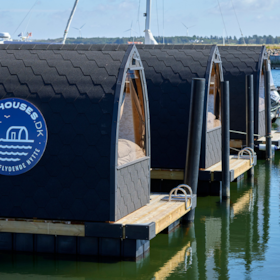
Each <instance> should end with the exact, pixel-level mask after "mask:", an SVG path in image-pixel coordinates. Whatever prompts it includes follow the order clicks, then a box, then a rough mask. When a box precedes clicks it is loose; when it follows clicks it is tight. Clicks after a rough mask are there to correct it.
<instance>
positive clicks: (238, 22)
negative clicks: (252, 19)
mask: <svg viewBox="0 0 280 280" xmlns="http://www.w3.org/2000/svg"><path fill="white" fill-rule="evenodd" d="M231 5H232V9H233V11H234V14H235V17H236V20H237V23H238V26H239V30H240V33H241V37H242V39H243V42H244V45H246V42H245V39H244V36H243V33H242V30H241V26H240V23H239V20H238V17H237V14H236V11H235V8H234V5H233V2H232V0H231Z"/></svg>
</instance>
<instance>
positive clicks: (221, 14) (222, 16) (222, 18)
mask: <svg viewBox="0 0 280 280" xmlns="http://www.w3.org/2000/svg"><path fill="white" fill-rule="evenodd" d="M217 1H218V5H219V9H220V13H221V16H222V20H223V24H224V28H225V31H226V35H227V40H228V34H227V28H226V24H225V21H224V17H223V13H222V9H221V5H220V1H219V0H217ZM228 44H229V41H228Z"/></svg>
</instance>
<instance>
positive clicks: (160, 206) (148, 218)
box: [116, 194, 190, 234]
mask: <svg viewBox="0 0 280 280" xmlns="http://www.w3.org/2000/svg"><path fill="white" fill-rule="evenodd" d="M166 196H167V195H166V194H152V195H151V201H150V203H149V204H148V205H146V206H144V207H142V208H140V209H138V210H136V211H135V212H133V213H131V214H129V215H127V216H125V217H124V218H122V219H120V220H118V221H117V222H116V223H117V224H123V225H126V224H130V225H132V224H134V225H135V224H149V223H155V229H156V230H155V233H156V234H158V233H160V232H161V231H163V230H164V229H165V228H167V227H168V226H169V225H171V224H172V223H174V222H175V221H177V220H178V219H180V218H181V217H182V216H184V215H185V214H187V213H188V212H189V211H190V210H186V205H185V202H181V201H171V202H168V201H163V200H162V199H163V198H164V197H166ZM189 205H190V200H188V206H189Z"/></svg>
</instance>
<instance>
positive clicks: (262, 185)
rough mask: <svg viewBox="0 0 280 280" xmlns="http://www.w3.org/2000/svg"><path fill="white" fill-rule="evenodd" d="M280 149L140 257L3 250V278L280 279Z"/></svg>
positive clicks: (0, 265)
mask: <svg viewBox="0 0 280 280" xmlns="http://www.w3.org/2000/svg"><path fill="white" fill-rule="evenodd" d="M279 167H280V152H278V154H276V157H275V159H274V161H273V162H272V163H270V164H269V163H267V162H265V161H258V165H257V166H256V167H255V176H254V179H253V180H249V179H247V178H244V179H243V180H242V181H240V182H238V183H232V184H231V199H230V201H227V202H220V199H219V198H218V197H200V198H198V206H197V208H196V218H195V221H194V224H193V225H192V226H189V227H186V226H183V227H180V228H178V229H177V230H175V231H174V232H173V233H171V234H169V235H167V234H159V235H158V236H157V237H156V238H154V239H153V240H152V241H151V250H150V252H149V254H148V255H147V256H146V258H144V259H143V260H141V261H138V262H136V263H135V262H128V261H117V260H106V261H104V260H97V259H93V260H91V261H89V260H78V259H73V258H70V257H64V258H61V257H59V258H58V257H56V258H55V259H54V258H53V257H52V256H36V255H27V254H7V253H5V254H0V279H1V280H14V279H38V280H45V279H46V280H47V279H48V280H49V279H71V280H74V279H77V280H78V279H279V278H280V263H279V260H280V258H279V255H280V215H279V211H280V210H279V209H280V191H279V185H280V184H279V179H278V178H279V175H280V174H279Z"/></svg>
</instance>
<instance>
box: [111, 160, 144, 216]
mask: <svg viewBox="0 0 280 280" xmlns="http://www.w3.org/2000/svg"><path fill="white" fill-rule="evenodd" d="M149 201H150V158H145V159H141V160H140V161H138V162H136V163H132V164H130V165H128V166H126V165H125V166H124V167H120V168H118V170H117V189H116V211H115V220H119V219H121V218H122V217H124V216H126V215H128V214H130V213H131V212H133V211H135V210H137V209H139V208H140V207H142V206H143V205H146V204H147V203H149Z"/></svg>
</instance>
